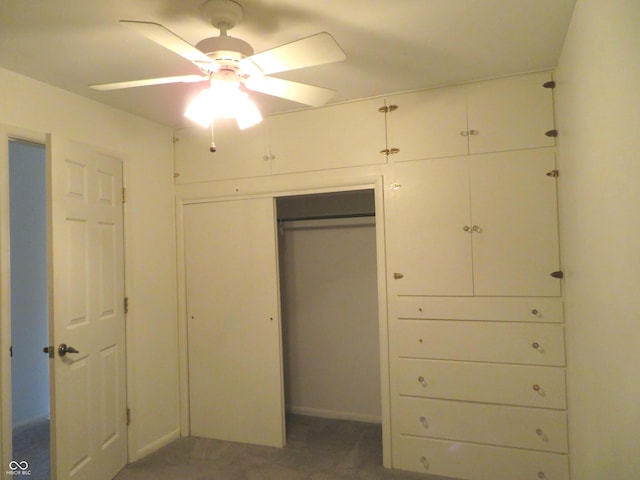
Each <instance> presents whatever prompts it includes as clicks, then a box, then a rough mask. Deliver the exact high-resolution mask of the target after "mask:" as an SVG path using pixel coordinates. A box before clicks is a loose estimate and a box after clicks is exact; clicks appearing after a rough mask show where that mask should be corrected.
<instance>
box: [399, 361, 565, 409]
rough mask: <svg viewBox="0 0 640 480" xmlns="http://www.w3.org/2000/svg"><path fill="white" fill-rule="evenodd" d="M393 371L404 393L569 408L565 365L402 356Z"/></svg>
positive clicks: (417, 395) (418, 395)
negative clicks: (459, 360) (481, 361)
mask: <svg viewBox="0 0 640 480" xmlns="http://www.w3.org/2000/svg"><path fill="white" fill-rule="evenodd" d="M392 375H393V376H394V377H395V378H397V381H398V392H397V393H399V394H401V395H410V396H416V397H429V398H447V399H453V400H464V401H471V402H486V403H500V404H506V405H523V406H530V407H543V408H556V409H565V408H566V403H567V402H566V387H565V369H564V368H560V367H540V366H528V365H510V364H499V363H475V362H452V361H446V360H421V359H412V358H400V359H396V360H395V361H394V371H393V372H392Z"/></svg>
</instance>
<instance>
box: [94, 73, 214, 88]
mask: <svg viewBox="0 0 640 480" xmlns="http://www.w3.org/2000/svg"><path fill="white" fill-rule="evenodd" d="M205 80H209V77H208V76H207V75H180V76H177V77H162V78H148V79H146V80H131V81H128V82H117V83H100V84H95V85H89V88H93V89H94V90H102V91H106V90H119V89H121V88H132V87H146V86H148V85H163V84H165V83H181V82H182V83H195V82H203V81H205Z"/></svg>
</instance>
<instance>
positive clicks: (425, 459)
mask: <svg viewBox="0 0 640 480" xmlns="http://www.w3.org/2000/svg"><path fill="white" fill-rule="evenodd" d="M420 463H421V464H422V466H423V467H424V469H425V470H429V462H428V461H427V457H425V456H422V457H420Z"/></svg>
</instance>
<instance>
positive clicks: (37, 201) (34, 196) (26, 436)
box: [9, 139, 50, 479]
mask: <svg viewBox="0 0 640 480" xmlns="http://www.w3.org/2000/svg"><path fill="white" fill-rule="evenodd" d="M46 192H47V187H46V151H45V146H44V145H42V144H39V143H32V142H27V141H23V140H17V139H10V140H9V212H10V214H9V224H10V242H11V251H10V260H11V398H12V402H11V403H12V409H11V410H12V419H11V420H12V437H13V460H14V463H12V466H13V467H16V468H17V469H18V470H17V471H19V472H21V473H22V472H30V476H31V478H34V479H48V478H50V435H49V419H50V397H49V359H48V356H47V355H45V354H44V353H43V347H45V346H46V345H48V343H49V318H48V309H49V306H48V272H47V199H46ZM16 462H17V463H16Z"/></svg>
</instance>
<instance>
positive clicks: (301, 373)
mask: <svg viewBox="0 0 640 480" xmlns="http://www.w3.org/2000/svg"><path fill="white" fill-rule="evenodd" d="M276 208H277V218H278V250H279V272H280V304H281V316H282V340H283V373H284V396H285V412H286V427H287V439H288V441H290V440H291V438H292V437H295V429H298V428H303V429H304V428H307V429H308V428H313V426H314V425H315V426H316V427H317V425H318V423H317V422H318V421H320V423H322V421H323V420H324V421H326V420H338V421H339V420H350V421H356V422H366V423H367V424H369V425H371V424H380V423H381V388H380V333H379V324H378V321H379V320H378V318H379V317H378V281H377V256H376V217H375V193H374V190H373V189H366V190H355V191H343V192H331V193H321V194H308V195H297V196H286V197H279V198H277V199H276ZM300 423H302V425H300ZM338 423H339V422H338ZM327 425H328V422H327ZM376 427H377V426H376ZM292 428H293V430H292ZM369 431H371V430H369ZM292 434H293V435H292ZM380 442H381V439H380Z"/></svg>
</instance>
